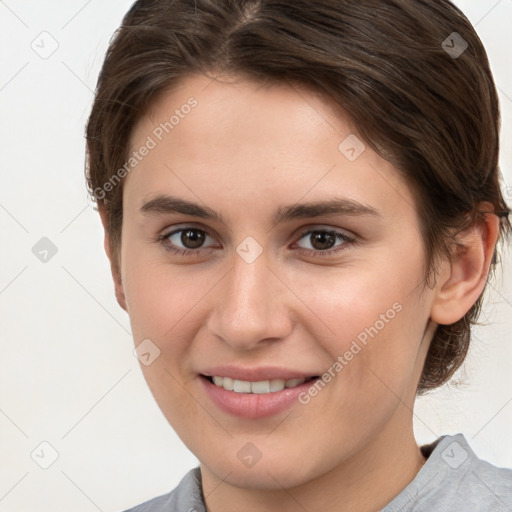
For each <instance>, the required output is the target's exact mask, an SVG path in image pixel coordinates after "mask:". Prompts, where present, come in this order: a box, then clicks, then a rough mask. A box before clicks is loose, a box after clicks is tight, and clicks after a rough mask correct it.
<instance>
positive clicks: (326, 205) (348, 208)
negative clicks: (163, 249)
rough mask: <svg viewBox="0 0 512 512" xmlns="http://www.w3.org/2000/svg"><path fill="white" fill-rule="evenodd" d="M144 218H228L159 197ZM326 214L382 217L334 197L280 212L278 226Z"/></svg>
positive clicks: (148, 206) (148, 204)
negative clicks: (168, 216)
mask: <svg viewBox="0 0 512 512" xmlns="http://www.w3.org/2000/svg"><path fill="white" fill-rule="evenodd" d="M140 211H141V213H143V214H144V215H159V214H170V213H182V214H184V215H191V216H193V217H199V218H202V219H212V220H216V221H219V222H222V223H223V224H226V221H225V219H224V217H223V216H222V215H221V214H219V213H217V212H216V211H214V210H212V209H211V208H209V207H208V206H201V205H199V204H196V203H192V202H190V201H187V200H185V199H180V198H178V197H174V196H167V195H158V196H156V197H155V198H153V199H151V200H149V201H147V202H146V203H144V204H143V205H142V207H141V208H140ZM322 215H347V216H360V215H370V216H375V217H377V216H380V215H381V214H380V212H379V211H378V210H377V209H375V208H373V207H372V206H369V205H365V204H362V203H359V202H357V201H354V200H352V199H347V198H334V199H329V200H326V201H315V202H309V203H301V204H293V205H290V206H282V207H280V208H278V209H277V210H276V212H275V213H274V216H273V219H272V220H273V222H274V225H277V224H279V223H281V222H285V221H289V220H293V219H303V218H311V217H320V216H322Z"/></svg>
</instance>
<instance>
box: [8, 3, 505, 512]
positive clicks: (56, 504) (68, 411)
mask: <svg viewBox="0 0 512 512" xmlns="http://www.w3.org/2000/svg"><path fill="white" fill-rule="evenodd" d="M456 3H457V4H458V5H459V6H460V7H461V8H462V9H463V10H464V12H465V13H466V14H467V16H468V17H469V19H470V20H471V21H472V23H473V24H474V25H475V26H476V29H477V31H478V33H479V35H480V36H481V38H482V39H483V41H484V44H485V45H486V48H487V50H488V53H489V57H490V60H491V64H492V67H493V70H494V75H495V80H496V83H497V86H498V88H499V93H500V99H501V107H502V117H503V129H502V145H503V151H502V155H501V167H502V173H503V175H504V178H505V181H506V182H507V183H509V184H511V185H512V165H511V164H512V153H511V151H512V150H511V147H510V143H509V141H510V140H511V129H512V117H511V116H512V99H511V98H512V73H511V66H510V48H511V47H512V45H511V42H512V41H511V39H512V38H511V35H510V34H511V28H512V0H501V1H496V0H488V1H484V0H458V1H457V2H456ZM130 5H131V1H127V0H109V1H108V2H105V1H100V0H89V1H85V0H73V1H67V2H58V1H56V0H53V1H48V0H47V1H36V0H18V1H16V0H6V1H0V38H1V45H0V52H1V53H0V59H1V68H0V70H1V72H0V109H1V122H0V144H1V147H0V172H1V181H0V184H1V186H0V244H1V245H0V246H1V248H2V251H1V258H2V259H1V265H0V312H1V323H0V325H1V328H0V331H1V332H0V343H1V345H0V348H1V354H2V357H1V359H0V379H1V382H0V434H1V435H0V461H1V463H0V510H5V511H9V512H20V511H23V512H27V511H41V512H46V511H48V512H49V511H55V510H73V511H74V512H94V511H96V510H101V511H104V512H119V511H121V510H124V509H125V508H127V507H128V506H130V505H134V504H136V503H139V502H141V501H144V500H146V499H148V498H150V497H153V496H156V495H158V494H162V493H164V492H167V491H169V490H170V489H172V488H173V487H175V485H176V484H177V483H178V481H179V480H180V479H181V477H182V476H183V475H184V474H185V472H186V471H187V470H188V469H189V468H192V467H193V466H195V465H196V464H197V460H196V458H195V457H194V456H193V455H192V454H190V453H189V452H188V450H187V449H186V448H185V447H184V446H183V445H182V443H181V441H180V440H179V439H178V438H177V436H176V435H175V433H174V432H173V430H172V429H171V428H170V427H169V426H168V424H167V422H166V421H165V419H164V417H163V415H162V414H161V413H160V411H159V409H158V407H157V406H156V404H155V403H154V401H153V398H152V396H151V393H150V391H149V390H148V388H147V385H146V383H145V381H144V380H143V377H142V373H141V370H140V368H139V366H138V361H137V360H136V359H135V357H134V356H133V353H132V350H133V341H132V338H131V335H130V325H129V321H128V317H127V315H126V313H125V312H124V311H123V310H121V308H120V307H119V306H118V304H117V303H116V301H115V297H114V293H113V286H112V283H111V277H110V272H109V266H108V262H107V258H106V256H105V254H104V252H103V238H102V230H101V225H100V220H99V216H98V214H97V213H96V212H95V211H94V210H93V209H92V204H91V203H90V201H88V198H87V194H86V189H85V182H84V178H83V167H84V150H85V141H84V137H83V134H84V125H85V122H86V119H87V115H88V113H89V109H90V106H91V101H92V97H93V90H94V86H95V83H96V78H97V75H98V72H99V69H100V66H101V63H102V59H103V56H104V52H105V50H106V48H107V44H108V41H109V39H110V37H111V35H112V33H113V32H114V30H115V29H116V28H117V26H118V25H119V23H120V21H121V18H122V15H123V14H124V13H125V12H126V11H127V9H128V8H129V6H130ZM42 32H47V33H48V34H50V35H48V34H43V35H41V33H42ZM57 44H58V48H57V49H56V51H55V52H54V53H53V54H52V55H51V56H48V58H41V56H40V55H38V53H36V51H34V49H33V47H34V48H36V49H37V48H38V49H39V50H38V51H39V52H40V53H41V52H44V51H49V50H51V49H52V45H57ZM43 56H44V57H46V56H47V55H43ZM510 191H512V188H510ZM510 191H509V189H507V197H508V199H509V201H510V200H511V198H512V197H511V196H512V193H510ZM42 237H47V238H49V239H50V240H51V241H52V243H53V244H55V246H56V248H57V253H56V254H55V255H54V256H53V257H51V258H48V259H49V261H47V262H46V263H43V262H41V261H40V260H39V259H38V258H36V256H35V255H34V254H33V252H32V248H33V247H34V245H35V244H36V243H37V242H38V241H39V240H40V239H41V238H42ZM50 255H51V253H50ZM504 268H505V270H504V273H503V276H501V275H500V276H499V277H498V279H497V280H496V281H495V282H494V284H493V287H492V288H491V289H490V293H489V296H488V303H487V306H486V308H485V310H484V314H483V315H482V320H483V321H487V322H489V323H491V324H492V326H489V327H482V328H478V330H476V331H475V335H474V337H473V344H472V347H471V352H470V357H469V359H468V361H467V364H466V365H465V369H464V370H463V371H460V372H458V374H457V379H458V380H461V379H462V380H463V382H464V384H463V385H461V386H459V387H455V386H454V385H448V386H445V387H444V388H443V389H442V390H440V391H439V392H437V393H435V394H433V395H432V396H430V397H428V398H424V399H421V400H420V401H419V402H418V403H417V406H416V409H415V418H414V421H415V424H414V427H415V432H416V437H417V440H418V442H419V443H424V442H428V441H431V440H433V439H435V438H437V437H438V436H440V435H442V434H446V433H456V432H463V433H464V434H465V436H466V438H467V439H468V441H469V442H470V444H471V446H472V447H473V449H474V450H475V451H476V452H477V454H478V455H479V456H481V457H483V458H485V459H487V460H489V461H490V462H492V463H494V464H496V465H500V466H508V467H512V442H511V441H510V432H511V425H512V421H511V420H512V376H511V370H510V363H511V361H512V344H511V342H510V334H509V333H510V330H511V327H512V275H511V270H512V261H511V257H510V254H508V253H506V254H505V258H504ZM43 441H45V442H47V443H50V445H51V446H52V447H53V449H54V450H56V452H57V453H58V459H57V460H56V461H55V462H54V463H53V464H52V465H51V466H50V467H49V468H48V469H42V468H41V467H40V464H45V463H46V464H48V463H49V462H51V455H52V449H51V448H49V447H48V446H47V445H42V446H41V445H40V443H41V442H43ZM34 450H35V452H34ZM31 453H33V458H32V457H31ZM35 461H37V462H38V463H39V464H38V463H36V462H35Z"/></svg>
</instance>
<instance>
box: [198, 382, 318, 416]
mask: <svg viewBox="0 0 512 512" xmlns="http://www.w3.org/2000/svg"><path fill="white" fill-rule="evenodd" d="M200 380H201V382H202V384H203V387H204V389H205V391H206V394H207V395H208V396H209V397H210V399H211V400H212V402H214V403H215V404H216V405H217V406H218V407H219V408H220V409H222V410H223V411H224V412H227V413H230V414H233V415H235V416H239V417H241V418H248V419H257V418H266V417H268V416H273V415H275V414H278V413H280V412H282V411H284V410H286V409H288V408H289V407H291V406H292V405H293V404H294V403H296V402H298V397H299V395H300V394H301V393H304V392H306V391H307V390H308V389H309V388H310V387H311V386H312V385H313V384H314V383H315V381H316V380H317V379H315V380H309V381H306V382H304V383H302V384H300V385H299V386H296V387H294V388H285V389H283V390H281V391H274V392H271V393H261V394H257V393H237V392H235V391H228V390H227V389H224V388H221V387H219V386H216V385H215V384H213V383H212V382H210V381H209V380H208V379H207V378H206V377H203V376H200Z"/></svg>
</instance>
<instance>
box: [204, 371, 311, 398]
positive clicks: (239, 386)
mask: <svg viewBox="0 0 512 512" xmlns="http://www.w3.org/2000/svg"><path fill="white" fill-rule="evenodd" d="M303 382H306V379H290V380H286V381H285V380H283V379H273V380H262V381H259V382H249V381H247V380H237V379H231V378H230V377H218V376H216V375H215V376H214V377H213V383H214V384H215V385H216V386H218V387H220V388H224V389H227V390H228V391H235V392H236V393H255V394H264V393H273V392H275V391H282V390H283V389H285V388H294V387H296V386H299V385H300V384H302V383H303Z"/></svg>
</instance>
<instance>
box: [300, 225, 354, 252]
mask: <svg viewBox="0 0 512 512" xmlns="http://www.w3.org/2000/svg"><path fill="white" fill-rule="evenodd" d="M300 239H301V240H302V239H305V240H306V241H307V242H308V245H309V247H308V246H306V247H304V246H301V245H299V244H297V245H299V247H301V248H302V249H303V252H305V253H306V254H307V255H312V256H329V255H334V254H335V253H337V252H338V251H341V250H344V249H345V248H346V247H348V246H350V245H351V244H352V243H354V242H355V238H353V237H351V236H349V235H346V234H345V233H342V232H341V231H335V230H332V229H310V230H308V231H305V232H304V233H302V235H301V236H300ZM337 241H339V242H340V243H338V244H336V242H337Z"/></svg>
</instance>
